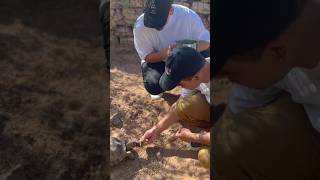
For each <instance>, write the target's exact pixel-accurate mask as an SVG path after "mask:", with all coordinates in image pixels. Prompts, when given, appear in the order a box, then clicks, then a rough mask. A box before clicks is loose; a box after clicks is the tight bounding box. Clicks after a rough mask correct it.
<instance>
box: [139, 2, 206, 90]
mask: <svg viewBox="0 0 320 180" xmlns="http://www.w3.org/2000/svg"><path fill="white" fill-rule="evenodd" d="M133 34H134V45H135V48H136V50H137V53H138V55H139V57H140V59H141V67H142V75H143V80H144V86H145V88H146V90H147V91H148V92H149V93H150V94H152V95H157V94H160V93H162V92H164V91H163V90H162V89H161V87H160V86H159V83H158V81H159V79H160V76H161V75H162V74H163V73H164V66H165V62H164V61H165V59H166V58H167V57H168V56H169V55H170V53H171V51H172V49H173V48H174V44H175V42H176V41H178V40H185V39H189V40H195V41H198V49H197V50H198V51H199V52H207V51H206V50H208V48H209V46H210V33H209V32H208V30H206V28H205V26H204V25H203V23H202V20H201V18H200V17H199V15H197V14H196V13H195V12H194V11H193V10H191V9H189V8H187V7H185V6H182V5H177V4H172V1H171V0H147V1H146V3H145V8H144V14H142V15H141V16H139V17H138V19H137V21H136V23H135V26H134V29H133ZM204 56H205V57H208V56H209V55H208V54H205V53H204Z"/></svg>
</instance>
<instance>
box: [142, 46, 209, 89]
mask: <svg viewBox="0 0 320 180" xmlns="http://www.w3.org/2000/svg"><path fill="white" fill-rule="evenodd" d="M201 55H202V56H203V57H205V58H207V57H209V56H210V52H209V49H208V50H206V51H202V52H201ZM164 69H165V62H162V61H161V62H158V63H147V62H145V63H143V64H142V65H141V70H142V77H143V84H144V87H145V89H146V90H147V91H148V92H149V93H150V94H152V95H157V94H160V93H163V92H164V90H162V89H161V87H160V85H159V80H160V77H161V75H162V74H163V73H164Z"/></svg>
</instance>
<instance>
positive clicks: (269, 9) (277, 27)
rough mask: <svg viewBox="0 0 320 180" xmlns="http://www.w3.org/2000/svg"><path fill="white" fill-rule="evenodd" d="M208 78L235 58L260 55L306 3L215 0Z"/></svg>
mask: <svg viewBox="0 0 320 180" xmlns="http://www.w3.org/2000/svg"><path fill="white" fill-rule="evenodd" d="M213 3H214V4H213V5H214V7H215V9H214V11H213V21H212V23H211V26H212V27H211V29H212V32H213V38H214V39H213V41H212V42H213V44H212V46H211V47H212V51H213V52H214V53H213V56H214V58H215V61H213V62H212V63H211V71H212V73H211V76H215V75H216V74H217V73H218V72H219V71H220V70H221V69H222V68H223V66H224V64H225V63H226V61H227V60H228V59H229V58H231V57H234V56H235V55H242V54H244V55H248V54H252V55H259V53H258V54H256V52H259V51H260V50H261V49H262V50H263V49H264V48H265V47H266V45H267V44H269V43H270V42H272V41H273V40H274V39H276V38H278V37H279V36H280V35H281V34H283V32H285V31H286V30H287V29H288V27H289V26H290V25H291V24H292V23H293V22H294V21H296V19H297V18H298V17H299V16H300V14H301V12H302V11H303V9H304V6H305V4H306V0H259V1H257V0H243V1H239V0H215V1H214V2H213Z"/></svg>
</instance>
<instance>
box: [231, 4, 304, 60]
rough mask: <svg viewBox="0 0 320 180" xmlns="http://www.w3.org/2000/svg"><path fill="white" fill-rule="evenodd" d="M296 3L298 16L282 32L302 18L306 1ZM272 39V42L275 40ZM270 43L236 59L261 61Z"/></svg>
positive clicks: (246, 52)
mask: <svg viewBox="0 0 320 180" xmlns="http://www.w3.org/2000/svg"><path fill="white" fill-rule="evenodd" d="M296 3H297V11H296V16H295V18H293V19H291V21H289V23H288V25H287V27H286V28H284V29H283V30H282V32H285V31H286V30H287V28H289V26H290V25H291V24H292V23H293V22H295V20H297V19H298V17H300V15H301V14H302V12H303V10H304V7H305V5H306V0H296ZM280 35H281V33H280V34H279V36H280ZM276 38H277V37H275V38H274V39H276ZM274 39H272V40H274ZM268 43H270V41H269V42H266V43H265V44H264V45H262V46H261V47H259V48H254V49H252V50H249V51H244V52H240V53H238V54H235V55H234V57H239V58H236V59H239V60H258V59H260V57H261V55H262V52H263V50H264V48H265V47H266V46H267V44H268Z"/></svg>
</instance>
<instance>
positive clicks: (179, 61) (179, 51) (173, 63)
mask: <svg viewBox="0 0 320 180" xmlns="http://www.w3.org/2000/svg"><path fill="white" fill-rule="evenodd" d="M204 64H205V59H204V58H203V56H202V55H201V54H200V53H199V52H198V51H196V50H195V49H193V48H190V47H181V48H176V49H174V50H173V52H172V55H171V56H169V57H168V58H167V61H166V65H165V72H164V73H163V74H162V76H161V78H160V81H159V85H160V87H161V88H162V89H163V90H164V91H168V90H171V89H173V88H175V87H176V86H177V85H178V84H179V83H180V81H181V80H183V79H185V78H188V77H191V76H193V75H195V74H196V73H197V72H199V70H200V69H201V68H202V67H203V66H204Z"/></svg>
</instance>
